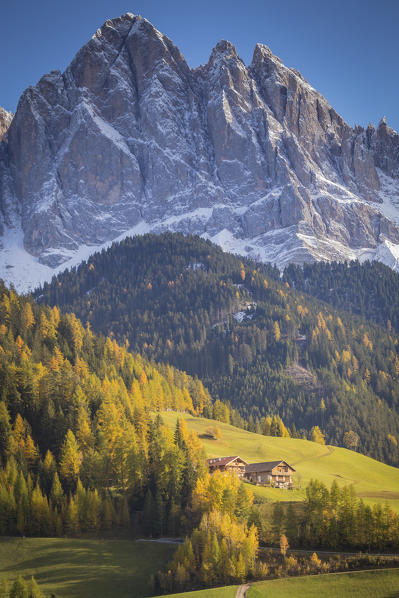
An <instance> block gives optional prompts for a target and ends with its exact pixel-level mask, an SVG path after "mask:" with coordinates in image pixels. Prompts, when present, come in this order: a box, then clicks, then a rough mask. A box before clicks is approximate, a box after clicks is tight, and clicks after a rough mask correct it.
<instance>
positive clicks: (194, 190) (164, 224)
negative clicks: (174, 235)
mask: <svg viewBox="0 0 399 598" xmlns="http://www.w3.org/2000/svg"><path fill="white" fill-rule="evenodd" d="M10 122H11V121H10V118H9V117H8V116H7V115H6V116H4V111H3V113H1V112H0V127H1V126H2V127H3V129H2V130H4V131H7V135H6V136H5V137H4V139H3V142H2V143H1V144H0V227H1V224H2V223H3V225H4V230H5V231H6V233H5V235H4V237H3V238H4V242H3V245H4V247H3V252H2V254H1V255H0V277H4V278H5V279H6V280H10V281H13V282H14V283H15V284H16V285H17V286H18V285H19V288H21V286H20V281H21V277H22V278H23V277H25V280H24V286H23V287H22V288H28V287H29V286H32V285H34V284H35V283H36V282H37V281H38V280H43V279H44V278H51V276H52V274H53V272H54V268H63V267H64V266H65V265H68V264H71V263H76V262H78V261H79V259H81V258H82V256H85V257H87V255H89V254H90V252H92V251H94V250H95V249H96V248H98V247H100V246H102V245H103V244H104V243H108V242H110V241H112V240H113V239H116V238H121V237H123V236H124V235H127V234H134V233H137V232H144V231H149V230H153V231H161V230H166V229H171V230H180V231H183V232H186V233H195V234H199V235H203V236H205V237H206V238H210V239H212V240H214V241H216V242H218V243H220V244H221V245H222V246H223V247H225V248H226V249H229V250H232V251H234V252H235V253H243V254H245V255H249V256H252V257H254V258H256V259H261V260H265V261H272V262H276V263H277V264H278V265H280V266H281V267H282V266H284V265H285V264H287V263H289V262H290V261H294V262H300V263H301V262H303V261H307V260H315V259H316V260H318V259H327V260H330V259H338V260H339V259H352V258H355V257H358V258H359V259H363V258H373V257H375V258H378V259H382V260H383V261H386V262H389V263H390V265H393V266H394V267H396V264H397V263H399V136H398V134H397V133H396V132H395V131H393V130H392V129H391V128H390V127H388V125H387V124H386V123H380V125H379V126H378V128H377V129H374V127H368V128H367V130H364V128H363V127H355V128H352V127H350V126H349V125H348V124H347V123H346V122H345V121H344V120H343V119H342V118H341V117H340V116H339V115H338V114H337V113H336V112H335V110H334V109H333V108H332V107H331V106H330V105H329V103H328V102H327V100H326V99H325V98H324V97H323V96H322V95H321V94H320V93H318V92H317V91H316V90H315V89H314V88H313V87H312V86H311V85H309V83H308V82H307V81H306V80H305V79H304V78H303V77H302V75H301V74H300V73H298V72H297V71H296V70H295V69H293V68H287V67H286V66H285V65H284V64H283V62H282V61H281V59H280V58H278V57H277V56H275V55H274V54H273V53H272V51H271V50H270V49H269V48H268V47H267V46H265V45H264V44H257V45H256V47H255V50H254V55H253V60H252V63H251V65H250V66H249V67H247V66H246V65H245V64H244V63H243V61H242V60H241V59H240V57H239V56H238V54H237V51H236V49H235V47H234V46H233V44H231V43H230V42H228V41H225V40H222V41H220V42H219V43H218V44H217V45H216V46H215V48H214V49H213V51H212V53H211V56H210V59H209V61H208V63H207V64H206V65H205V66H201V67H199V68H196V69H190V68H189V66H188V65H187V63H186V61H185V59H184V57H183V56H182V54H181V53H180V51H179V49H178V48H177V47H176V46H174V44H173V43H172V41H171V40H170V39H169V38H168V37H167V36H165V35H164V34H162V33H160V32H159V31H158V30H157V29H156V28H155V27H154V26H153V25H152V24H151V23H150V22H149V21H147V20H146V19H145V18H143V17H141V16H138V15H133V14H132V13H126V14H125V15H122V16H121V17H118V18H116V19H111V20H109V21H106V23H104V25H103V26H102V27H100V28H99V29H98V30H97V32H96V33H95V34H94V36H93V37H92V38H91V39H90V40H89V41H88V42H87V44H85V45H84V46H83V47H82V49H81V50H80V51H79V52H78V53H77V55H76V56H75V58H74V59H73V61H72V63H71V64H70V66H69V67H68V68H67V69H66V71H65V72H64V73H60V72H59V71H52V72H51V73H49V74H47V75H44V76H43V77H42V78H41V79H40V81H39V82H38V84H37V85H35V86H32V87H30V88H28V89H27V90H26V91H25V92H24V94H23V95H22V96H21V99H20V102H19V106H18V110H17V112H16V115H15V117H14V118H13V119H12V122H11V125H10ZM1 123H3V125H1ZM4 123H6V124H4ZM0 130H1V129H0ZM0 134H1V133H0ZM3 135H4V133H3ZM11 223H12V225H11ZM10 227H11V228H10ZM21 255H22V256H23V257H22V258H21V259H19V258H18V256H21ZM71 260H72V261H73V260H75V262H71ZM21 264H23V268H22V266H21ZM21 268H22V270H21ZM22 271H23V275H22V274H21V272H22Z"/></svg>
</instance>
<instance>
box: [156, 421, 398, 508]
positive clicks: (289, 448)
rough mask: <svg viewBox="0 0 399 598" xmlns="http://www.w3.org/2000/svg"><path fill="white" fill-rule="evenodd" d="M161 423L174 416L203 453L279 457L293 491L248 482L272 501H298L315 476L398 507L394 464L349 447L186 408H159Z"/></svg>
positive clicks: (257, 458) (249, 458) (369, 499)
mask: <svg viewBox="0 0 399 598" xmlns="http://www.w3.org/2000/svg"><path fill="white" fill-rule="evenodd" d="M162 417H163V419H164V421H165V422H166V423H168V424H169V425H171V426H175V424H176V421H177V419H178V418H179V417H181V418H183V419H184V420H185V421H186V423H187V425H188V427H189V429H191V430H194V431H195V432H197V434H198V435H199V436H200V438H201V442H202V444H203V446H204V448H205V451H206V453H207V456H208V457H224V456H228V455H239V456H240V457H242V458H243V459H244V460H245V461H247V462H248V463H256V462H261V461H274V460H277V459H282V460H284V461H287V462H288V463H289V464H290V465H292V466H293V467H294V468H295V470H296V474H295V477H294V481H295V486H296V488H295V490H282V489H281V490H280V489H277V488H268V487H261V486H253V490H254V492H255V493H256V494H257V495H259V496H263V497H264V498H267V499H269V500H272V501H278V500H281V501H298V500H303V498H304V496H305V487H306V485H307V484H308V482H309V481H310V480H311V479H312V478H313V479H318V480H320V481H322V482H324V483H325V484H326V485H327V486H330V485H331V483H332V482H333V481H334V480H336V481H337V482H338V483H339V484H340V485H341V486H342V485H345V484H353V485H354V487H355V490H356V493H357V495H358V496H359V497H361V498H363V500H364V501H365V502H367V503H369V504H375V503H384V502H388V503H389V504H390V505H391V506H392V508H394V509H395V510H397V511H399V469H397V468H396V467H391V466H390V465H385V464H384V463H380V462H379V461H376V460H375V459H371V458H370V457H366V456H365V455H361V454H360V453H356V452H354V451H350V450H348V449H345V448H341V447H335V446H325V445H321V444H317V443H315V442H310V441H309V440H300V439H296V438H278V437H273V436H262V435H261V434H255V433H253V432H247V431H245V430H241V429H239V428H235V427H234V426H230V425H229V424H224V423H221V422H218V421H214V420H209V419H205V418H200V417H193V416H192V415H189V414H187V413H180V414H179V413H175V412H170V411H168V412H164V413H162ZM210 426H217V427H218V428H220V430H221V433H222V436H221V438H220V439H219V440H215V439H212V438H210V437H209V435H207V434H206V429H207V428H209V427H210Z"/></svg>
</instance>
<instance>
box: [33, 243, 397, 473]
mask: <svg viewBox="0 0 399 598" xmlns="http://www.w3.org/2000/svg"><path fill="white" fill-rule="evenodd" d="M312 267H313V268H314V269H315V270H314V272H315V273H314V274H312V275H308V274H306V276H303V277H301V270H300V269H296V268H290V269H289V270H288V271H287V272H286V274H285V276H284V277H283V279H281V278H280V273H279V271H278V270H277V269H276V268H274V267H272V266H270V265H265V264H259V263H255V262H253V261H250V260H247V259H243V258H240V257H237V256H234V255H231V254H227V253H224V252H223V251H222V250H221V249H220V248H219V247H217V246H215V245H213V244H212V243H210V242H208V241H205V240H203V239H200V238H199V237H192V236H183V235H181V234H172V233H166V234H163V235H160V236H156V235H145V236H143V237H135V238H133V239H132V238H128V239H126V240H125V241H123V242H122V243H120V244H114V245H113V246H112V247H111V248H109V249H108V250H107V251H103V252H101V253H98V254H95V255H93V256H92V257H91V258H90V259H89V260H88V262H84V263H82V264H81V265H80V266H79V267H78V268H75V269H73V270H72V271H71V272H66V273H63V274H61V275H59V276H57V277H56V278H54V279H53V281H52V282H51V284H45V285H44V287H43V288H42V289H39V290H38V291H37V293H36V294H35V298H36V299H37V300H38V301H40V302H42V303H46V304H48V305H50V306H55V305H58V306H60V308H62V310H63V311H67V312H68V311H70V312H74V313H75V314H76V315H77V316H78V317H79V318H80V319H81V320H82V322H84V323H86V322H87V323H89V325H90V327H91V328H92V329H93V330H94V331H95V332H98V333H103V334H106V335H109V336H110V337H111V338H115V339H116V340H117V341H118V343H122V344H124V346H126V347H127V346H129V349H130V350H131V351H133V352H136V351H137V352H140V353H141V354H142V355H143V356H144V357H145V358H146V359H147V360H149V361H152V362H153V363H157V362H164V363H169V364H171V365H173V366H174V367H176V368H179V369H181V370H184V371H187V372H188V373H189V374H190V375H191V376H194V377H196V376H198V377H199V378H200V379H201V380H202V381H203V382H204V384H205V386H206V387H207V388H208V389H209V391H210V393H211V395H212V396H213V397H214V398H219V399H220V400H221V401H223V402H224V403H227V404H229V405H231V406H232V407H233V408H235V409H236V410H237V411H238V413H239V414H240V417H239V416H238V415H237V413H236V412H235V411H232V410H230V409H227V410H223V409H220V413H219V414H215V412H214V411H213V412H212V409H214V407H213V408H212V407H206V406H205V407H204V409H203V413H204V415H207V414H209V415H213V416H215V415H218V418H219V419H223V418H225V419H228V418H232V423H235V424H239V425H244V426H246V427H248V428H249V429H250V430H254V431H258V432H263V433H270V417H267V416H273V415H276V416H279V417H280V418H282V420H283V421H284V424H285V426H287V427H289V430H290V433H291V435H292V436H308V437H309V435H310V433H311V430H312V429H313V428H314V427H315V426H318V427H319V428H321V430H322V432H323V433H324V434H325V436H326V441H327V442H329V443H331V444H337V445H343V444H345V439H347V438H352V439H353V438H355V440H356V442H355V443H354V444H352V445H351V448H356V449H357V450H359V451H361V452H363V453H365V454H368V455H371V456H373V457H375V458H377V459H379V460H382V461H385V462H387V463H390V464H394V465H398V464H399V451H398V439H399V415H398V410H399V385H398V380H399V356H398V351H399V349H398V337H397V335H396V332H395V328H396V326H397V324H396V320H395V317H394V311H395V310H393V311H392V312H391V311H390V307H391V306H390V305H389V303H390V302H389V300H388V298H387V297H386V295H388V293H390V289H392V288H396V287H395V285H397V284H399V283H398V281H397V275H396V274H395V273H391V274H392V276H391V274H390V273H388V272H387V271H386V270H387V269H384V268H382V269H381V272H382V275H381V277H382V279H383V280H382V281H380V284H379V283H378V281H376V276H375V275H374V274H373V271H372V268H373V267H374V266H373V265H367V264H366V265H365V266H360V265H358V264H357V265H354V266H353V267H349V268H348V267H347V266H342V271H341V270H339V269H338V271H339V272H340V276H336V277H335V278H336V279H337V280H338V281H341V282H342V285H343V290H342V295H343V296H345V297H346V299H345V300H344V299H342V298H341V299H340V300H339V301H338V299H336V298H337V297H339V296H340V292H339V288H338V283H337V282H336V284H335V286H334V285H333V286H331V285H330V283H329V282H328V281H329V278H334V275H331V274H330V270H329V269H328V268H327V267H326V269H325V270H324V269H323V268H321V267H320V265H315V266H307V267H306V268H307V269H309V270H306V272H308V271H311V272H313V271H312ZM331 268H333V266H331ZM389 272H391V271H389ZM307 280H311V281H313V282H311V284H308V283H306V281H307ZM316 281H318V283H317V282H316ZM317 284H318V288H319V291H320V297H318V298H317V297H314V296H312V292H313V294H317V293H316V286H317ZM329 285H330V286H329ZM365 285H369V289H370V291H369V292H367V289H364V286H365ZM308 287H309V288H308ZM360 287H361V293H362V296H363V297H367V300H366V299H364V301H363V303H362V304H361V306H362V307H361V308H356V303H357V299H356V297H357V295H356V292H357V291H356V290H357V289H358V288H360ZM305 288H306V291H307V293H306V294H305V293H304V292H303V290H304V289H305ZM327 288H328V289H330V288H333V289H335V293H330V292H327V291H325V292H322V291H321V290H320V289H327ZM329 294H330V296H329ZM370 295H372V299H370V297H369V296H370ZM334 297H335V299H334ZM383 298H384V301H383ZM320 299H323V300H324V301H321V300H320ZM326 301H329V302H331V303H332V305H330V304H329V303H327V302H326ZM379 303H381V305H382V306H383V309H382V312H381V313H382V315H381V316H380V318H381V319H380V320H377V322H378V323H377V322H375V321H373V320H375V319H376V318H377V315H376V311H377V310H376V309H375V308H376V306H378V304H379ZM384 306H385V307H384ZM343 308H345V309H343ZM350 311H352V312H353V313H350ZM388 316H390V317H388ZM388 320H389V321H390V323H388ZM153 367H155V366H154V365H153ZM207 409H208V411H207ZM275 421H277V420H275ZM350 432H354V434H349V433H350ZM274 433H276V431H274Z"/></svg>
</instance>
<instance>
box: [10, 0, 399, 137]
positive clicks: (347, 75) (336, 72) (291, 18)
mask: <svg viewBox="0 0 399 598" xmlns="http://www.w3.org/2000/svg"><path fill="white" fill-rule="evenodd" d="M0 6H1V13H0V14H1V24H2V27H1V35H0V56H1V60H0V105H1V106H3V107H4V108H6V109H8V110H12V111H14V110H15V109H16V106H17V103H18V98H19V96H20V94H21V93H22V91H23V90H24V89H25V88H26V87H27V86H28V85H32V84H35V83H36V82H37V81H38V79H39V78H40V77H41V75H42V74H44V73H46V72H48V71H50V70H52V69H60V70H64V69H65V68H66V66H67V65H68V64H69V62H70V61H71V59H72V58H73V56H74V55H75V54H76V52H77V51H78V49H79V48H80V47H81V46H82V45H83V44H84V43H85V42H86V41H87V39H88V38H89V37H90V36H91V35H92V34H93V33H94V31H95V30H96V29H97V28H98V27H99V26H100V25H101V24H102V23H103V22H104V21H105V20H106V19H108V18H112V17H115V16H119V15H120V14H122V13H124V12H127V11H129V12H133V13H136V14H141V15H143V16H144V17H146V18H147V19H149V20H150V21H151V22H152V23H153V24H154V25H155V26H156V27H157V28H158V29H159V30H161V31H162V32H163V33H165V34H166V35H168V36H169V37H170V38H171V39H172V40H173V41H174V43H175V44H176V45H177V46H178V47H179V48H180V50H181V51H182V53H183V54H184V56H185V58H186V60H187V62H188V63H189V64H190V65H191V66H197V65H198V64H201V63H204V62H206V61H207V59H208V57H209V54H210V52H211V50H212V48H213V47H214V46H215V44H216V43H217V42H218V41H219V40H220V39H228V40H230V41H231V42H232V43H233V44H234V45H235V46H236V48H237V51H238V53H239V54H240V56H241V57H242V59H243V60H244V62H246V63H247V64H248V63H249V62H250V61H251V58H252V53H253V48H254V46H255V44H256V43H257V42H262V43H265V44H266V45H268V46H269V47H270V48H271V49H272V51H273V52H274V53H275V54H277V55H278V56H280V58H281V59H282V60H283V62H284V63H285V64H286V65H287V66H293V67H295V68H296V69H298V70H299V71H301V73H302V74H303V75H304V77H305V78H306V79H308V81H309V82H310V83H311V84H312V85H313V87H315V88H316V89H318V90H319V91H320V92H321V93H323V95H325V96H326V98H327V99H328V101H329V102H330V103H331V104H332V106H333V107H334V108H335V109H336V110H337V112H339V113H340V114H342V116H343V117H344V118H345V119H346V120H347V121H348V122H349V123H350V124H352V125H353V124H361V125H363V126H367V124H368V123H369V122H372V123H374V124H378V122H379V120H380V118H381V117H382V116H383V115H386V117H387V121H388V124H389V125H390V126H392V127H394V128H395V129H396V130H399V103H398V96H399V77H398V74H399V67H398V60H399V35H398V31H399V0H332V1H328V0H317V1H315V0H279V2H278V1H277V0H274V1H271V0H244V1H243V0H241V1H238V0H229V1H227V0H212V1H211V0H202V1H201V0H200V1H190V0H184V1H183V0H140V1H139V0H137V1H135V0H130V1H128V2H125V1H123V2H121V1H119V0H112V1H111V0H80V1H77V0H68V1H67V2H60V1H59V0H34V1H32V0H1V1H0Z"/></svg>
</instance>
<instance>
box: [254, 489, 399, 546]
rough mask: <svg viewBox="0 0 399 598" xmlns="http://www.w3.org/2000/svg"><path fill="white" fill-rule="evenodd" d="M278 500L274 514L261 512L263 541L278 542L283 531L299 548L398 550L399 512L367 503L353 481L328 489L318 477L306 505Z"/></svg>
mask: <svg viewBox="0 0 399 598" xmlns="http://www.w3.org/2000/svg"><path fill="white" fill-rule="evenodd" d="M297 507H298V508H296V507H294V506H293V505H292V504H291V503H290V504H289V505H288V506H287V507H284V506H283V504H282V503H276V504H275V506H274V508H273V513H272V517H271V518H270V516H268V517H264V516H262V514H261V511H260V512H258V516H259V520H258V526H259V529H260V530H261V531H260V535H261V539H262V541H264V542H265V543H266V544H270V543H278V542H279V540H280V538H281V536H282V534H285V535H286V536H287V538H288V541H289V545H290V546H291V547H293V548H294V547H295V548H311V549H324V550H344V551H345V550H346V551H358V550H361V551H367V552H369V551H375V552H377V551H378V552H381V551H382V552H397V550H398V548H399V515H398V514H397V513H395V511H393V509H391V508H390V507H389V505H388V504H385V505H384V506H382V505H381V504H375V505H373V506H370V505H367V504H365V503H364V502H363V500H361V499H359V498H358V497H357V496H356V494H355V491H354V488H353V485H351V486H343V487H341V488H340V487H339V486H338V484H337V483H336V482H333V483H332V485H331V488H330V489H328V488H327V487H326V486H325V485H324V484H323V483H321V482H319V481H318V480H312V481H311V482H310V483H309V485H308V486H307V488H306V499H305V502H304V505H301V506H297Z"/></svg>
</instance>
